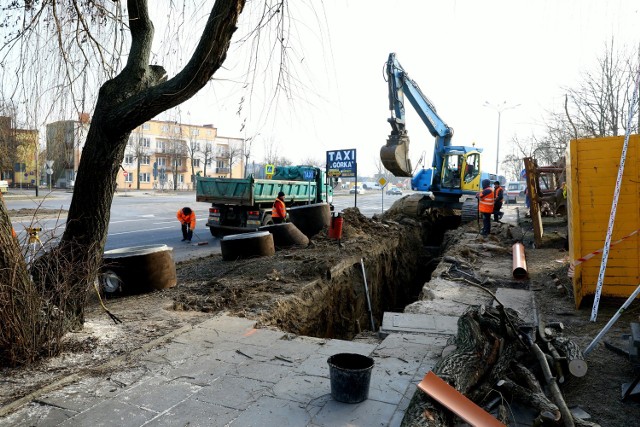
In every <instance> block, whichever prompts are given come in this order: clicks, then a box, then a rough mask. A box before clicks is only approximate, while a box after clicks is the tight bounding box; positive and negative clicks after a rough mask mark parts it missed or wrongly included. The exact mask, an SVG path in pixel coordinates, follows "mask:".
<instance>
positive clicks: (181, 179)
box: [178, 174, 184, 184]
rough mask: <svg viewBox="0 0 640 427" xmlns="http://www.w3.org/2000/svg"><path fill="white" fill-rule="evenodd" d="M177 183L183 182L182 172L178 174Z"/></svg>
mask: <svg viewBox="0 0 640 427" xmlns="http://www.w3.org/2000/svg"><path fill="white" fill-rule="evenodd" d="M178 184H184V175H183V174H180V175H178Z"/></svg>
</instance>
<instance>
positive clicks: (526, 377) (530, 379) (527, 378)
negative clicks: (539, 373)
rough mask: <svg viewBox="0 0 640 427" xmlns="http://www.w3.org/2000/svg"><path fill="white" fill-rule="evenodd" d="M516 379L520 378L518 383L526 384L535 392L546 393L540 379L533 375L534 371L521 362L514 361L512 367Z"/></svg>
mask: <svg viewBox="0 0 640 427" xmlns="http://www.w3.org/2000/svg"><path fill="white" fill-rule="evenodd" d="M511 369H512V371H513V373H514V375H515V379H516V380H518V384H522V383H524V384H526V386H527V388H528V389H529V390H531V391H532V392H534V393H544V392H543V391H542V386H540V381H538V379H537V378H536V376H535V375H533V372H531V371H530V370H528V369H527V368H526V367H525V366H524V365H522V364H520V363H514V364H513V366H512V367H511Z"/></svg>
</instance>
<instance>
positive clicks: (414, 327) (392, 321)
mask: <svg viewBox="0 0 640 427" xmlns="http://www.w3.org/2000/svg"><path fill="white" fill-rule="evenodd" d="M458 317H459V316H443V315H438V314H423V313H392V312H385V313H384V314H383V316H382V326H381V328H380V332H383V333H391V332H416V333H424V334H441V335H453V334H455V333H456V332H457V330H458Z"/></svg>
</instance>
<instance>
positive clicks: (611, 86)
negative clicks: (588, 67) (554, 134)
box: [567, 38, 637, 137]
mask: <svg viewBox="0 0 640 427" xmlns="http://www.w3.org/2000/svg"><path fill="white" fill-rule="evenodd" d="M614 45H615V44H614V40H613V38H612V39H611V41H610V42H609V43H608V44H607V45H606V46H605V49H604V53H603V55H602V56H601V57H599V58H598V60H597V63H598V67H597V68H596V70H595V71H593V72H585V73H584V76H583V81H582V82H581V83H580V84H579V85H578V87H576V88H569V89H568V90H567V93H568V98H569V103H568V104H569V105H568V106H567V111H568V115H569V116H570V117H571V122H572V123H574V124H575V127H576V129H577V133H578V134H579V136H580V137H603V136H617V135H619V134H620V133H621V132H624V131H625V130H626V129H625V127H626V123H627V116H628V114H629V110H630V108H629V106H630V105H629V104H630V103H631V98H632V95H633V88H634V80H633V76H634V75H635V73H634V72H633V70H637V61H636V60H634V59H633V57H634V55H630V54H627V53H624V52H620V51H617V50H616V49H615V48H614ZM633 123H634V124H635V123H637V120H635V121H633ZM631 131H633V129H631Z"/></svg>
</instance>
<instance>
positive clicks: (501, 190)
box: [493, 185, 504, 201]
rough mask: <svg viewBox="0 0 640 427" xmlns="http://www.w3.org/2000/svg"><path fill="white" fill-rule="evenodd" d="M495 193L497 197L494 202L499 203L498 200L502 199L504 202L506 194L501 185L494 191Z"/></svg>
mask: <svg viewBox="0 0 640 427" xmlns="http://www.w3.org/2000/svg"><path fill="white" fill-rule="evenodd" d="M493 193H494V195H495V196H494V197H495V199H494V200H496V201H497V200H498V199H500V200H501V201H502V194H503V193H504V188H502V186H500V185H499V186H498V188H496V189H494V190H493Z"/></svg>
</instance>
